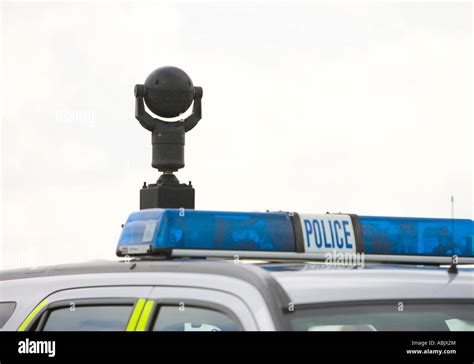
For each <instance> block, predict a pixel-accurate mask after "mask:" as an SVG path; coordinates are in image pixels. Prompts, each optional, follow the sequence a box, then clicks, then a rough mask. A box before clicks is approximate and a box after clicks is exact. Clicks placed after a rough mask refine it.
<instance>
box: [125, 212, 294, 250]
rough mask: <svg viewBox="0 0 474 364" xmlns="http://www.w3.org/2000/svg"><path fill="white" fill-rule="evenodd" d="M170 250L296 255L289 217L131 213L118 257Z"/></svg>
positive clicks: (251, 213)
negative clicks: (287, 253) (269, 252)
mask: <svg viewBox="0 0 474 364" xmlns="http://www.w3.org/2000/svg"><path fill="white" fill-rule="evenodd" d="M167 249H212V250H239V251H273V252H278V251H279V252H294V251H295V237H294V232H293V225H292V221H291V218H290V217H289V216H288V213H283V212H272V213H259V212H219V211H196V210H178V209H147V210H141V211H138V212H135V213H132V214H131V215H130V216H129V218H128V220H127V222H126V224H125V226H124V228H123V231H122V234H121V236H120V240H119V244H118V247H117V254H118V255H127V254H130V255H132V254H135V253H137V254H147V253H153V252H157V251H163V250H167Z"/></svg>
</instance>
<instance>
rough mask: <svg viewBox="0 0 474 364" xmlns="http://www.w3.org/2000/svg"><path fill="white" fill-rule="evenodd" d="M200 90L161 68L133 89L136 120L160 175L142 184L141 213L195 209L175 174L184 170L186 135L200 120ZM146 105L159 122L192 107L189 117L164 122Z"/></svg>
mask: <svg viewBox="0 0 474 364" xmlns="http://www.w3.org/2000/svg"><path fill="white" fill-rule="evenodd" d="M202 94H203V91H202V88H201V87H197V86H196V87H195V86H194V85H193V82H192V81H191V78H189V76H188V75H187V74H186V73H185V72H184V71H183V70H181V69H179V68H176V67H160V68H158V69H156V70H155V71H153V72H152V73H151V74H150V75H149V76H148V77H147V79H146V80H145V83H144V84H143V85H136V86H135V118H136V119H137V120H138V121H139V122H140V124H141V125H142V126H143V127H144V128H145V129H146V130H148V131H151V143H152V163H151V165H152V167H153V168H156V169H158V171H160V172H162V174H161V176H160V178H159V179H158V181H156V183H154V184H149V185H147V184H146V183H144V184H143V187H142V189H141V190H140V209H141V210H142V209H149V208H156V207H159V208H187V209H194V197H195V191H194V188H193V187H192V185H191V182H189V184H184V183H180V182H179V180H178V178H177V177H176V176H175V174H174V172H176V171H177V170H178V169H181V168H183V167H184V144H185V143H184V141H185V133H187V132H188V131H190V130H191V129H193V128H194V127H195V126H196V125H197V123H198V121H199V120H201V98H202ZM145 104H146V106H147V107H148V109H150V111H152V112H153V113H154V114H156V115H158V116H160V117H162V118H175V117H178V116H180V115H181V114H183V113H184V112H186V110H188V109H189V107H190V106H191V104H193V109H192V113H191V114H190V115H189V116H188V117H187V118H185V119H184V120H178V121H166V120H162V119H160V118H156V117H153V116H151V115H150V114H148V113H147V111H146V110H145Z"/></svg>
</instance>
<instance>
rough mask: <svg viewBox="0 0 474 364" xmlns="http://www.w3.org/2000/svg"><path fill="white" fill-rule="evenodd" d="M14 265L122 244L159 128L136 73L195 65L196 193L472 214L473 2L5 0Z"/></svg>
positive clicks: (220, 199) (235, 199)
mask: <svg viewBox="0 0 474 364" xmlns="http://www.w3.org/2000/svg"><path fill="white" fill-rule="evenodd" d="M1 9H2V51H3V57H2V69H1V70H2V77H3V79H2V88H3V95H2V100H1V101H2V105H3V108H2V114H1V115H2V138H1V143H2V147H1V150H2V179H1V182H2V203H1V205H2V218H1V222H2V241H1V249H0V253H1V259H0V267H3V268H10V267H19V266H31V265H42V264H52V263H61V262H72V261H81V260H91V259H99V258H107V259H109V258H112V259H113V258H114V256H115V245H116V242H117V239H118V237H119V234H120V232H121V228H120V225H121V224H122V223H123V222H124V221H125V220H126V218H127V216H128V214H129V213H130V212H132V211H134V210H137V209H138V206H139V200H138V196H139V189H140V187H141V185H142V183H143V182H144V181H147V182H153V181H155V180H156V179H157V178H158V176H159V174H158V172H157V171H156V170H153V169H152V168H151V140H150V139H151V138H150V135H149V132H147V131H146V130H145V129H143V128H142V127H141V126H140V125H139V124H138V122H137V121H136V120H135V118H134V97H133V86H134V85H135V84H136V83H143V81H144V80H145V78H146V77H147V76H148V74H149V73H150V72H151V71H153V70H154V69H155V68H157V67H159V66H164V65H175V66H178V67H181V68H183V69H184V70H185V71H186V72H187V73H188V74H189V75H190V76H191V78H192V80H193V82H194V84H195V85H198V86H202V87H203V89H204V97H203V118H202V120H201V121H200V123H199V124H198V126H197V127H196V128H195V129H193V130H192V131H191V132H190V133H188V134H186V160H185V161H186V167H185V168H184V169H183V170H181V171H180V172H179V173H178V177H179V178H180V180H181V181H183V182H187V181H189V180H192V182H193V185H194V187H195V188H196V207H197V208H198V209H209V210H238V211H239V210H240V211H248V210H251V211H264V210H266V209H270V210H289V211H298V212H314V213H320V212H323V213H324V212H326V211H331V212H341V211H342V212H351V213H358V214H362V215H363V214H369V215H387V216H427V217H449V216H450V213H451V206H450V196H451V195H454V196H455V215H456V217H463V218H472V205H473V193H472V189H473V175H472V172H473V149H472V145H473V126H472V108H471V100H472V89H471V83H472V74H471V73H472V69H471V63H472V57H471V51H472V49H471V48H472V46H471V42H472V33H471V26H472V11H471V4H470V3H453V2H450V3H439V2H438V3H417V4H414V3H413V4H407V3H399V4H397V3H385V4H374V3H370V4H363V3H359V4H354V5H347V4H333V5H330V4H324V3H318V4H304V3H301V4H294V3H293V2H291V3H290V2H288V3H281V4H278V5H275V4H265V3H252V2H247V3H230V4H229V3H228V4H222V5H220V4H217V3H193V4H180V5H151V4H146V3H143V4H132V3H130V4H127V3H122V4H113V3H107V4H101V5H95V4H79V3H74V4H67V3H36V4H29V3H18V4H13V3H5V2H3V3H2V5H1Z"/></svg>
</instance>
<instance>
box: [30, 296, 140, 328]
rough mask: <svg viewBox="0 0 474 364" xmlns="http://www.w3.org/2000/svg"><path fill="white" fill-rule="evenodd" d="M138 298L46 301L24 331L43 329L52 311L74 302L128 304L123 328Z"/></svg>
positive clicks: (75, 304)
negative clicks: (127, 313)
mask: <svg viewBox="0 0 474 364" xmlns="http://www.w3.org/2000/svg"><path fill="white" fill-rule="evenodd" d="M138 300H139V298H79V299H70V300H60V301H55V302H51V303H48V304H47V305H46V306H45V307H43V308H42V309H41V311H40V312H38V314H37V315H36V317H35V318H34V319H33V320H32V321H31V322H30V324H29V325H28V326H27V327H26V331H41V332H42V331H43V328H44V326H45V324H46V322H47V321H48V318H49V316H50V314H51V312H52V311H54V310H57V309H60V308H67V307H69V306H70V305H71V303H72V302H74V306H75V307H78V306H79V307H80V306H128V305H129V306H130V307H131V311H130V315H129V316H128V318H127V321H126V323H125V327H124V330H123V331H125V330H126V327H127V325H128V323H129V322H130V318H131V316H132V314H133V311H134V309H135V307H136V304H137V302H138Z"/></svg>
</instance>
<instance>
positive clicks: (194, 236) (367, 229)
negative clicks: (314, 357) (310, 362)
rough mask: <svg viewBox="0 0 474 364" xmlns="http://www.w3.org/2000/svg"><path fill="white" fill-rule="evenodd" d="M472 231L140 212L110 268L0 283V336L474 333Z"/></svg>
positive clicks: (402, 223) (365, 220)
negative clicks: (12, 333)
mask: <svg viewBox="0 0 474 364" xmlns="http://www.w3.org/2000/svg"><path fill="white" fill-rule="evenodd" d="M473 227H474V222H473V221H472V220H461V219H423V218H393V217H376V216H358V215H354V214H319V215H312V214H299V213H287V212H265V213H256V212H251V213H250V212H249V213H247V212H216V211H197V210H184V209H146V210H141V211H139V212H135V213H132V214H131V215H130V217H129V218H128V220H127V222H126V224H125V225H124V227H123V230H122V233H121V236H120V239H119V242H118V246H117V255H118V256H120V257H122V258H121V259H120V260H117V261H94V262H89V263H83V264H67V265H58V266H49V267H42V268H34V269H16V270H7V271H2V272H1V273H0V329H1V330H6V331H14V330H18V331H58V330H61V331H62V330H65V331H99V330H105V331H239V330H248V331H255V330H267V331H271V330H298V331H301V330H302V331H387V330H389V331H394V330H404V331H407V330H416V331H423V330H426V331H443V330H446V331H448V330H449V331H474V271H473V269H472V264H473V263H474V255H473V241H472V238H473ZM469 265H471V268H470V267H469Z"/></svg>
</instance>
